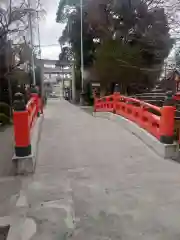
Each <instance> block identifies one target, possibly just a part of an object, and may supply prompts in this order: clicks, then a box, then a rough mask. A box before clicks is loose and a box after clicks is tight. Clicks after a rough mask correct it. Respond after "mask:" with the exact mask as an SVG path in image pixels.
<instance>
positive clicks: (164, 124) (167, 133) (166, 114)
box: [160, 93, 176, 144]
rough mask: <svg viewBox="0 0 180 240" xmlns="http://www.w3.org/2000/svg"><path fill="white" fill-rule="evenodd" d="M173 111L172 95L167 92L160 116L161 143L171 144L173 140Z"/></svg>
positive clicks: (174, 109)
mask: <svg viewBox="0 0 180 240" xmlns="http://www.w3.org/2000/svg"><path fill="white" fill-rule="evenodd" d="M175 111H176V108H175V106H174V102H173V99H172V95H171V93H167V98H166V100H165V102H164V105H163V107H162V109H161V118H160V141H161V142H162V143H165V144H172V143H173V142H174V127H175Z"/></svg>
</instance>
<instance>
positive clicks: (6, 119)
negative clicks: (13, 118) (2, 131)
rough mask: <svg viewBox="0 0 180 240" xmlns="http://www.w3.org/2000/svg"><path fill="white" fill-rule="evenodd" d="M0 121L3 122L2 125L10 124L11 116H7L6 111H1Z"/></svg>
mask: <svg viewBox="0 0 180 240" xmlns="http://www.w3.org/2000/svg"><path fill="white" fill-rule="evenodd" d="M0 123H2V125H6V124H9V123H10V118H9V117H8V116H6V115H5V114H4V113H0Z"/></svg>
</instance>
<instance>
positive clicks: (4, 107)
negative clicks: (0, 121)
mask: <svg viewBox="0 0 180 240" xmlns="http://www.w3.org/2000/svg"><path fill="white" fill-rule="evenodd" d="M0 113H2V114H4V115H6V116H7V117H10V106H9V105H8V104H7V103H5V102H0Z"/></svg>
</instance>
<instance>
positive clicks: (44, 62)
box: [35, 59, 75, 100]
mask: <svg viewBox="0 0 180 240" xmlns="http://www.w3.org/2000/svg"><path fill="white" fill-rule="evenodd" d="M35 61H36V64H37V65H38V66H39V67H40V68H41V74H42V79H44V75H45V74H49V76H51V75H53V74H58V75H59V76H60V75H63V76H64V75H71V78H70V80H71V87H72V98H73V100H75V74H74V64H73V62H67V61H64V62H63V61H61V62H60V65H61V67H58V66H57V63H58V62H59V60H49V59H36V60H35Z"/></svg>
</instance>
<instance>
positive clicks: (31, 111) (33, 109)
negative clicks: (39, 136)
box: [13, 93, 42, 157]
mask: <svg viewBox="0 0 180 240" xmlns="http://www.w3.org/2000/svg"><path fill="white" fill-rule="evenodd" d="M21 103H22V102H21V101H19V102H18V104H21ZM40 103H41V99H40V98H39V96H38V94H35V93H34V94H32V96H31V99H30V100H29V101H28V103H27V104H26V105H25V106H23V105H22V106H21V107H20V108H19V109H18V108H17V107H16V108H15V109H14V111H13V124H14V142H15V155H16V156H17V157H25V156H28V155H31V135H32V130H33V127H34V125H35V123H36V121H37V118H38V116H39V114H40V112H41V113H42V109H41V108H42V106H41V104H40Z"/></svg>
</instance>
